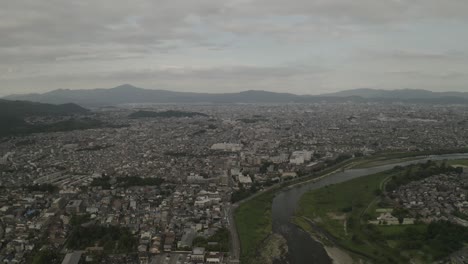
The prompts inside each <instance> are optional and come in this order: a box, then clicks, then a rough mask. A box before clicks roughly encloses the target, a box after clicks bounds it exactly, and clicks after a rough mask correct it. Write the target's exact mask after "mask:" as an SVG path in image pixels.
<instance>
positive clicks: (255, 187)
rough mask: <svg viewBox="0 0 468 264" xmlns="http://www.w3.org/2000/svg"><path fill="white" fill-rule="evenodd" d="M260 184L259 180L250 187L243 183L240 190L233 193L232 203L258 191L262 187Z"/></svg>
mask: <svg viewBox="0 0 468 264" xmlns="http://www.w3.org/2000/svg"><path fill="white" fill-rule="evenodd" d="M260 187H261V186H260V185H259V184H258V183H257V182H254V183H253V184H252V186H250V188H244V187H243V186H242V185H241V186H240V188H239V190H237V191H235V192H233V193H232V194H231V203H236V202H238V201H240V200H243V199H245V198H247V197H249V196H250V195H252V194H254V193H256V192H257V191H258V190H259V189H260Z"/></svg>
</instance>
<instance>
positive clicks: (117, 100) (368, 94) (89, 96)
mask: <svg viewBox="0 0 468 264" xmlns="http://www.w3.org/2000/svg"><path fill="white" fill-rule="evenodd" d="M4 99H8V100H25V101H34V102H41V103H52V104H64V103H76V104H79V105H84V106H104V105H119V104H131V103H313V102H348V101H350V102H413V103H438V104H468V93H463V92H441V93H438V92H431V91H426V90H410V89H406V90H377V89H355V90H348V91H342V92H337V93H330V94H323V95H318V96H312V95H295V94H291V93H274V92H267V91H257V90H249V91H244V92H239V93H223V94H210V93H189V92H173V91H167V90H151V89H143V88H138V87H134V86H132V85H129V84H125V85H121V86H117V87H115V88H111V89H93V90H64V89H60V90H55V91H51V92H47V93H43V94H25V95H10V96H7V97H5V98H4Z"/></svg>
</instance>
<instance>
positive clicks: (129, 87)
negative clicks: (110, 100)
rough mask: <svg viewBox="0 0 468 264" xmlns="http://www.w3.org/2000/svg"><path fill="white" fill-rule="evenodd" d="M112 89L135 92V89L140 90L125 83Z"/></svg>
mask: <svg viewBox="0 0 468 264" xmlns="http://www.w3.org/2000/svg"><path fill="white" fill-rule="evenodd" d="M112 89H116V90H135V89H140V88H138V87H136V86H133V85H131V84H128V83H126V84H122V85H119V86H116V87H114V88H112Z"/></svg>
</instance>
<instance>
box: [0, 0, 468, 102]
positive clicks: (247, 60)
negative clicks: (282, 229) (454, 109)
mask: <svg viewBox="0 0 468 264" xmlns="http://www.w3.org/2000/svg"><path fill="white" fill-rule="evenodd" d="M110 7H112V8H110ZM467 12H468V2H467V1H461V0H447V1H438V0H424V1H423V0H416V1H411V2H407V1H401V0H385V1H371V0H358V1H352V2H350V1H346V0H327V1H324V0H312V1H304V0H296V1H293V2H287V3H286V2H284V1H280V0H268V1H267V0H234V1H218V0H202V1H196V2H187V1H180V0H171V1H169V0H158V1H150V0H138V1H132V2H127V1H120V0H119V1H115V0H112V1H110V0H103V1H99V2H96V1H90V0H83V1H79V2H73V1H65V2H64V1H57V0H53V1H47V2H44V3H40V4H39V3H37V2H36V1H31V0H20V1H4V2H2V3H1V4H0V14H1V15H0V25H1V26H0V34H1V35H2V36H4V37H3V38H1V39H0V96H5V95H9V94H24V93H43V92H46V91H51V90H55V89H94V88H99V87H102V88H106V87H109V88H110V87H115V86H118V85H120V84H122V83H131V84H133V85H135V86H137V87H144V88H152V89H164V90H171V91H185V92H207V93H228V92H238V91H244V90H265V91H272V92H289V93H294V94H312V95H313V94H322V93H330V92H336V91H342V90H350V89H355V88H360V87H369V88H375V89H387V90H388V89H403V88H408V89H425V90H431V91H436V92H440V91H466V90H468V88H467V86H466V84H467V83H468V46H467V45H466V43H467V41H468V34H466V33H467V30H466V29H467V28H468V16H466V13H467Z"/></svg>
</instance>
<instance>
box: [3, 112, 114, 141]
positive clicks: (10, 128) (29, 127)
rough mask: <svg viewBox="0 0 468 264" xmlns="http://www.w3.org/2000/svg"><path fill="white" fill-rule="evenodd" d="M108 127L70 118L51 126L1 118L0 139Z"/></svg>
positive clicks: (98, 123) (93, 120) (90, 120)
mask: <svg viewBox="0 0 468 264" xmlns="http://www.w3.org/2000/svg"><path fill="white" fill-rule="evenodd" d="M105 126H108V125H106V124H104V123H103V122H101V121H99V120H97V119H92V118H70V119H68V120H64V121H58V122H55V123H51V124H29V123H26V122H25V121H24V120H23V119H21V118H18V117H10V116H6V117H2V116H0V137H2V136H15V135H28V134H34V133H50V132H64V131H73V130H85V129H94V128H102V127H105Z"/></svg>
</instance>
